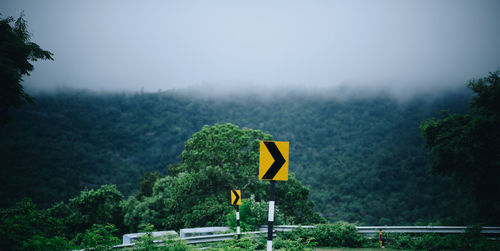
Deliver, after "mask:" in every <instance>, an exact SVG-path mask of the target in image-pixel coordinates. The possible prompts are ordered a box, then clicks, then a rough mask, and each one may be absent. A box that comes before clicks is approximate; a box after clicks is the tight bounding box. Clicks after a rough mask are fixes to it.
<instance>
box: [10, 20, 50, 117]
mask: <svg viewBox="0 0 500 251" xmlns="http://www.w3.org/2000/svg"><path fill="white" fill-rule="evenodd" d="M23 16H24V13H21V15H20V16H19V18H18V19H17V20H16V21H15V22H14V18H12V17H7V18H4V19H0V79H1V82H0V125H3V124H5V123H6V122H7V121H8V118H9V115H8V110H9V108H11V107H19V106H20V105H22V104H24V103H33V98H32V97H31V96H30V95H28V94H27V93H26V92H25V91H24V88H23V86H22V85H21V82H22V81H23V79H22V78H23V76H24V75H28V76H29V73H30V72H31V71H33V65H32V64H31V63H30V61H37V60H38V59H50V60H53V58H52V55H53V54H52V53H51V52H50V51H46V50H43V49H42V48H40V46H39V45H38V44H36V43H34V42H31V41H30V39H31V35H30V33H29V32H28V25H27V23H26V20H24V18H23ZM12 22H14V24H13V25H12V24H11V23H12Z"/></svg>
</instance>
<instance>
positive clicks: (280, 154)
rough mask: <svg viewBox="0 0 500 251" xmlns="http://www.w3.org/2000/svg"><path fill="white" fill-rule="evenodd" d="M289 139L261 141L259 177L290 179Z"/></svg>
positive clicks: (262, 178)
mask: <svg viewBox="0 0 500 251" xmlns="http://www.w3.org/2000/svg"><path fill="white" fill-rule="evenodd" d="M289 146H290V143H289V142H288V141H261V142H260V159H259V179H261V180H288V160H289V158H288V149H289V148H290V147H289Z"/></svg>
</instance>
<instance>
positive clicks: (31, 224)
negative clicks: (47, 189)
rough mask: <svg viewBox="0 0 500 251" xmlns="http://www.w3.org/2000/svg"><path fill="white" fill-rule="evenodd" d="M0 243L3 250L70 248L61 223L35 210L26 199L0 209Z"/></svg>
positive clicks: (41, 211)
mask: <svg viewBox="0 0 500 251" xmlns="http://www.w3.org/2000/svg"><path fill="white" fill-rule="evenodd" d="M0 243H2V248H4V249H5V250H40V249H44V248H48V249H68V248H70V246H69V244H68V241H67V239H66V238H65V237H64V226H63V225H62V222H61V221H60V220H59V219H57V218H54V217H51V216H49V215H48V214H47V213H46V212H45V211H43V210H37V209H36V205H35V204H34V203H33V202H32V201H31V200H30V199H24V200H22V201H20V202H19V203H17V204H16V205H15V206H14V207H12V208H6V209H1V210H0ZM41 247H42V248H41Z"/></svg>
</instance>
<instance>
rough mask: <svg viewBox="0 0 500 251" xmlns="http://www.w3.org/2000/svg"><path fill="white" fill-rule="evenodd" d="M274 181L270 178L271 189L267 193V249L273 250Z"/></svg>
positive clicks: (268, 250)
mask: <svg viewBox="0 0 500 251" xmlns="http://www.w3.org/2000/svg"><path fill="white" fill-rule="evenodd" d="M275 183H276V181H274V180H271V191H270V195H269V215H268V222H267V224H268V225H267V251H272V250H273V223H274V190H275V188H274V186H275Z"/></svg>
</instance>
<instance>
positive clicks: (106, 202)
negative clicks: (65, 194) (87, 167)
mask: <svg viewBox="0 0 500 251" xmlns="http://www.w3.org/2000/svg"><path fill="white" fill-rule="evenodd" d="M121 201H122V194H121V193H120V192H119V191H118V190H117V189H116V186H115V185H103V186H101V187H100V188H99V189H96V190H94V189H85V190H83V191H81V192H80V195H79V196H77V197H75V198H72V199H70V200H69V201H68V202H67V203H64V202H59V203H57V204H55V205H54V206H53V207H51V208H49V209H48V210H47V211H48V213H49V214H50V215H51V216H53V217H57V218H59V219H61V220H62V222H63V223H64V225H65V226H66V227H67V235H68V236H71V235H72V234H75V233H82V232H83V231H85V230H87V229H90V228H91V227H92V226H93V225H94V224H101V225H105V224H107V223H111V224H113V225H114V226H117V227H118V228H122V226H123V215H122V208H121V205H120V203H121ZM97 226H99V225H97ZM92 231H93V230H92ZM96 231H97V230H96Z"/></svg>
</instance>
